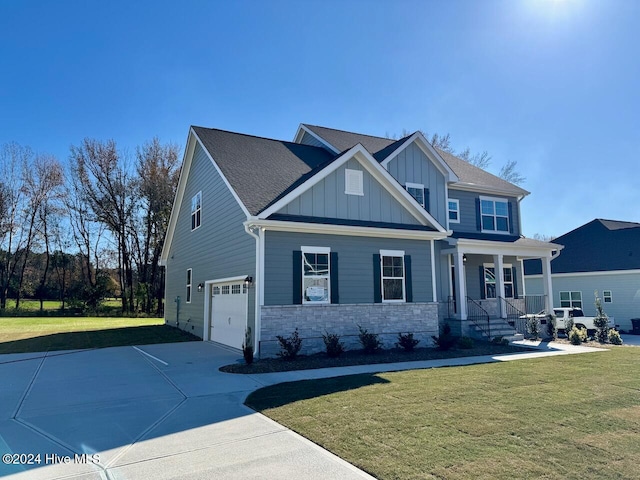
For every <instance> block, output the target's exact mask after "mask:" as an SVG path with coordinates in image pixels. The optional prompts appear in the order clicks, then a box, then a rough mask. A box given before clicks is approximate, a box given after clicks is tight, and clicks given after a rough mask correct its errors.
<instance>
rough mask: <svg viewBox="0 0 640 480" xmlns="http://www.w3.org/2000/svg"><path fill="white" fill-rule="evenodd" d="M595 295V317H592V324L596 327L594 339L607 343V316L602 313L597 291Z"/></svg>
mask: <svg viewBox="0 0 640 480" xmlns="http://www.w3.org/2000/svg"><path fill="white" fill-rule="evenodd" d="M595 297H596V301H595V305H596V317H595V318H594V319H593V325H594V326H595V327H596V340H598V341H599V342H600V343H607V340H609V317H608V316H607V314H606V313H604V309H603V308H602V303H601V302H600V298H599V297H598V292H597V291H596V292H595Z"/></svg>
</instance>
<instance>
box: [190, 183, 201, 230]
mask: <svg viewBox="0 0 640 480" xmlns="http://www.w3.org/2000/svg"><path fill="white" fill-rule="evenodd" d="M197 196H200V208H199V209H196V210H193V199H194V198H196V197H197ZM191 205H192V210H191V217H190V219H191V225H193V216H194V215H196V219H197V212H198V210H199V211H200V223H199V224H197V225H196V226H195V227H193V228H192V229H191V231H192V232H193V231H194V230H197V229H199V228H200V226H201V225H202V190H200V191H199V192H198V193H196V194H195V195H194V196H193V197H191Z"/></svg>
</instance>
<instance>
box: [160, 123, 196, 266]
mask: <svg viewBox="0 0 640 480" xmlns="http://www.w3.org/2000/svg"><path fill="white" fill-rule="evenodd" d="M193 133H194V132H193V129H192V128H190V129H189V134H188V135H187V144H186V146H185V147H184V154H183V156H182V167H181V168H180V177H179V178H178V188H176V196H175V197H174V198H173V205H172V206H171V215H170V216H169V224H168V225H167V232H166V234H165V237H164V244H163V246H162V253H161V254H160V260H159V262H158V263H159V264H160V265H162V266H166V265H167V259H168V258H169V251H170V250H171V241H172V240H173V235H174V233H175V230H176V223H177V222H178V213H179V212H180V207H181V206H182V197H183V196H184V190H185V187H186V184H187V178H188V177H189V170H191V161H192V159H193V152H194V151H195V148H196V139H195V137H194V135H193Z"/></svg>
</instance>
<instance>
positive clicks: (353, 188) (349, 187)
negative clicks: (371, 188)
mask: <svg viewBox="0 0 640 480" xmlns="http://www.w3.org/2000/svg"><path fill="white" fill-rule="evenodd" d="M363 184H364V179H363V175H362V170H351V169H349V168H345V170H344V193H346V194H347V195H360V196H363V195H364V185H363Z"/></svg>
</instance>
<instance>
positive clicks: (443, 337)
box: [431, 323, 456, 350]
mask: <svg viewBox="0 0 640 480" xmlns="http://www.w3.org/2000/svg"><path fill="white" fill-rule="evenodd" d="M431 338H433V342H434V343H435V344H436V345H437V346H438V348H439V349H440V350H449V349H450V348H451V347H453V346H454V345H455V344H456V338H455V337H454V336H453V335H452V334H451V326H450V325H449V324H448V323H445V324H444V327H442V333H441V334H440V336H439V337H435V336H432V337H431Z"/></svg>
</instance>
